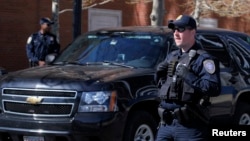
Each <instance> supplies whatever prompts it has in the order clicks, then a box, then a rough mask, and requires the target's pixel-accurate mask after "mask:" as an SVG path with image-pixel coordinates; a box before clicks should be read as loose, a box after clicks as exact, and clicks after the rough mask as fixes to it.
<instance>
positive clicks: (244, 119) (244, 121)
mask: <svg viewBox="0 0 250 141" xmlns="http://www.w3.org/2000/svg"><path fill="white" fill-rule="evenodd" d="M239 124H240V125H250V116H249V114H247V113H245V114H243V115H242V116H241V117H240V120H239Z"/></svg>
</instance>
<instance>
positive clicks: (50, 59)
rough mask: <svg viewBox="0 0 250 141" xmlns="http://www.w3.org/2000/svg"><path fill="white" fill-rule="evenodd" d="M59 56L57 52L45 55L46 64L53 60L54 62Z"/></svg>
mask: <svg viewBox="0 0 250 141" xmlns="http://www.w3.org/2000/svg"><path fill="white" fill-rule="evenodd" d="M56 57H57V54H55V53H53V54H48V55H47V56H46V57H45V62H46V64H50V63H51V62H53V61H54V60H55V59H56Z"/></svg>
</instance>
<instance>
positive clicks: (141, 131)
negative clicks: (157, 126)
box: [134, 124, 154, 141]
mask: <svg viewBox="0 0 250 141" xmlns="http://www.w3.org/2000/svg"><path fill="white" fill-rule="evenodd" d="M134 141H154V134H153V131H152V129H151V128H150V127H149V126H148V125H146V124H142V125H141V126H139V127H138V129H137V130H136V132H135V138H134Z"/></svg>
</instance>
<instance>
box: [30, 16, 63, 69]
mask: <svg viewBox="0 0 250 141" xmlns="http://www.w3.org/2000/svg"><path fill="white" fill-rule="evenodd" d="M53 23H54V22H53V21H51V20H50V19H49V18H47V17H45V18H41V19H40V26H41V28H40V30H39V31H38V32H36V33H34V34H32V35H31V36H30V37H29V38H28V40H27V44H26V53H27V57H28V59H29V65H30V67H34V66H44V65H45V57H46V55H48V54H51V53H55V54H58V53H59V51H60V45H59V43H58V42H57V38H56V36H55V35H54V34H52V33H51V32H50V27H51V25H52V24H53Z"/></svg>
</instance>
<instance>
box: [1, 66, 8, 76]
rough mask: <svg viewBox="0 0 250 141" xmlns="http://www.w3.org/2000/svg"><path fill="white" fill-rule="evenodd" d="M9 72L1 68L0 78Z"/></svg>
mask: <svg viewBox="0 0 250 141" xmlns="http://www.w3.org/2000/svg"><path fill="white" fill-rule="evenodd" d="M7 73H8V71H7V70H6V69H5V68H2V67H0V76H2V75H5V74H7Z"/></svg>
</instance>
